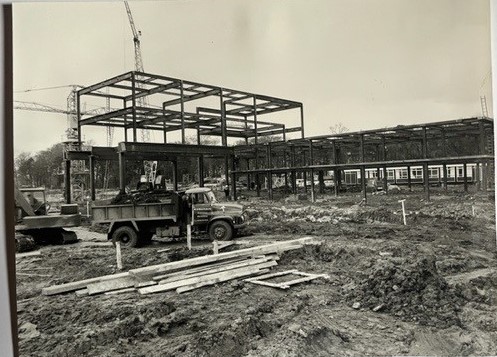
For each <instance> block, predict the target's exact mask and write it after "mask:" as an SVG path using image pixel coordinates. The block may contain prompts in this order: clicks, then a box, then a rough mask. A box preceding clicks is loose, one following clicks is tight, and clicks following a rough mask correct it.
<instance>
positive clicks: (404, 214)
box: [399, 200, 407, 226]
mask: <svg viewBox="0 0 497 357" xmlns="http://www.w3.org/2000/svg"><path fill="white" fill-rule="evenodd" d="M405 201H406V200H399V202H400V203H401V204H402V218H403V219H404V226H407V222H406V208H405V206H404V202H405Z"/></svg>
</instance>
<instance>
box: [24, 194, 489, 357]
mask: <svg viewBox="0 0 497 357" xmlns="http://www.w3.org/2000/svg"><path fill="white" fill-rule="evenodd" d="M357 197H358V195H354V196H352V195H345V196H341V197H338V198H335V197H333V196H332V195H330V196H327V198H325V199H320V200H318V202H316V203H314V204H312V203H309V202H308V201H301V200H298V199H297V198H288V199H286V200H285V199H282V200H279V201H274V202H270V201H267V200H263V199H255V198H253V199H250V200H247V201H242V203H244V204H245V205H246V206H247V209H248V213H249V215H250V224H249V226H248V227H247V229H246V230H245V232H243V236H242V237H239V238H237V239H236V241H237V242H239V244H237V245H235V246H231V247H229V248H228V249H241V248H245V247H248V246H250V245H254V246H255V245H260V244H266V243H268V242H272V241H275V240H286V239H295V238H299V237H303V236H308V235H313V236H316V237H318V240H321V241H322V245H321V246H306V247H305V248H303V249H301V250H297V251H291V252H287V253H284V254H283V255H282V256H281V259H280V261H279V262H278V263H279V265H278V266H276V267H274V268H273V271H283V270H289V269H298V270H300V271H303V272H308V273H325V274H328V275H329V276H330V279H329V280H324V279H318V280H314V281H312V282H308V283H303V284H300V285H295V286H292V287H291V288H290V289H289V290H281V291H280V290H276V289H273V288H270V287H264V286H257V285H252V284H250V283H246V282H243V281H242V280H233V281H231V282H227V283H223V284H219V285H217V286H213V287H204V288H201V289H197V290H194V291H191V292H188V293H185V294H181V295H178V294H177V293H176V292H167V293H159V294H153V295H144V296H140V295H139V294H138V293H136V292H131V293H127V294H122V295H96V296H76V295H75V294H74V293H68V294H62V295H56V296H43V295H41V289H42V288H43V287H46V286H51V285H54V284H59V283H64V282H69V281H76V280H82V279H87V278H92V277H96V276H100V275H106V274H111V273H114V272H116V267H115V252H114V249H113V248H112V245H110V244H108V243H105V241H106V238H105V235H104V234H102V233H96V232H94V231H90V230H89V229H88V227H81V228H79V229H78V231H77V232H78V236H79V238H80V239H81V240H82V242H81V243H78V244H75V245H68V246H46V247H42V248H41V252H42V253H41V255H40V256H34V257H26V258H21V259H18V260H17V272H18V273H20V274H19V275H18V276H17V296H18V326H19V345H20V352H21V356H37V357H42V356H50V357H56V356H99V357H104V356H109V357H115V356H134V357H138V356H144V357H145V356H147V357H149V356H216V357H217V356H254V357H255V356H263V357H265V356H268V357H269V356H314V357H316V356H335V355H336V356H344V355H345V356H363V355H375V356H379V355H384V356H386V355H436V356H447V355H462V356H469V355H497V319H496V318H495V317H496V316H497V294H496V293H497V254H496V232H495V208H494V204H495V203H494V196H493V193H492V194H484V193H479V194H469V195H463V194H459V193H449V194H435V195H433V196H432V200H431V201H430V202H426V201H425V200H424V198H423V194H422V193H411V194H406V193H399V194H397V195H388V196H379V195H378V196H370V200H369V202H368V205H366V206H363V205H359V204H358V201H359V199H358V198H357ZM403 198H406V199H407V201H406V209H407V210H408V213H409V215H408V217H407V221H408V225H407V226H404V225H403V224H402V215H401V205H400V203H398V200H399V199H403ZM473 210H474V212H475V215H473ZM185 245H186V244H185V242H183V241H180V242H172V243H170V242H158V241H154V243H153V244H152V245H149V246H147V247H143V248H139V249H132V250H126V251H124V252H123V259H124V265H125V266H124V268H125V270H129V269H132V268H136V267H140V266H146V265H152V264H157V263H162V262H167V261H174V260H180V259H184V258H188V257H193V256H199V255H205V254H211V247H212V245H211V244H210V242H209V241H208V240H206V239H199V240H196V241H195V244H194V249H193V250H192V251H190V252H189V251H187V250H186V248H185ZM164 248H170V250H169V251H167V252H162V253H158V252H157V251H158V250H159V249H164Z"/></svg>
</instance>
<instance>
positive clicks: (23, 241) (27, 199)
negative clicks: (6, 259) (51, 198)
mask: <svg viewBox="0 0 497 357" xmlns="http://www.w3.org/2000/svg"><path fill="white" fill-rule="evenodd" d="M15 204H16V217H15V218H16V226H15V231H16V234H15V238H16V251H17V252H25V251H29V250H33V249H35V248H36V246H37V244H69V243H75V242H77V241H78V238H77V236H76V233H75V232H73V231H68V230H66V229H65V228H68V227H77V226H79V225H80V224H81V214H80V213H79V210H78V206H77V205H76V204H66V205H61V207H60V214H52V213H50V212H49V211H50V205H49V204H48V202H47V200H46V195H45V188H43V187H37V188H18V187H15Z"/></svg>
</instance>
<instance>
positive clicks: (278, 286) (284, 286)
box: [245, 278, 289, 289]
mask: <svg viewBox="0 0 497 357" xmlns="http://www.w3.org/2000/svg"><path fill="white" fill-rule="evenodd" d="M254 279H257V278H254ZM254 279H245V281H247V282H249V283H252V284H257V285H263V286H269V287H271V288H278V289H288V288H289V286H287V285H281V283H270V282H267V281H262V280H254Z"/></svg>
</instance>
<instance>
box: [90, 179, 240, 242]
mask: <svg viewBox="0 0 497 357" xmlns="http://www.w3.org/2000/svg"><path fill="white" fill-rule="evenodd" d="M155 197H156V198H157V201H158V202H151V203H147V202H143V203H142V202H140V203H127V204H110V205H102V206H93V207H92V208H91V211H92V217H93V222H94V223H98V224H108V225H109V227H108V230H107V237H108V239H109V240H112V241H113V242H118V241H119V242H120V244H121V246H123V247H136V246H139V245H142V244H146V243H148V242H150V240H151V239H152V237H153V236H154V235H156V236H157V237H181V236H183V235H185V233H186V230H187V225H188V224H190V225H191V227H192V231H193V232H207V233H208V234H209V236H210V238H211V239H213V240H231V239H232V238H233V237H234V236H235V235H236V233H237V231H238V230H239V229H240V228H242V227H243V226H244V225H245V224H246V217H245V214H244V213H243V206H242V205H239V204H235V203H227V202H222V203H220V202H217V200H216V196H215V195H214V193H213V192H212V190H211V189H210V188H207V187H197V188H192V189H189V190H186V191H184V192H176V191H169V192H163V193H162V194H157V195H155Z"/></svg>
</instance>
